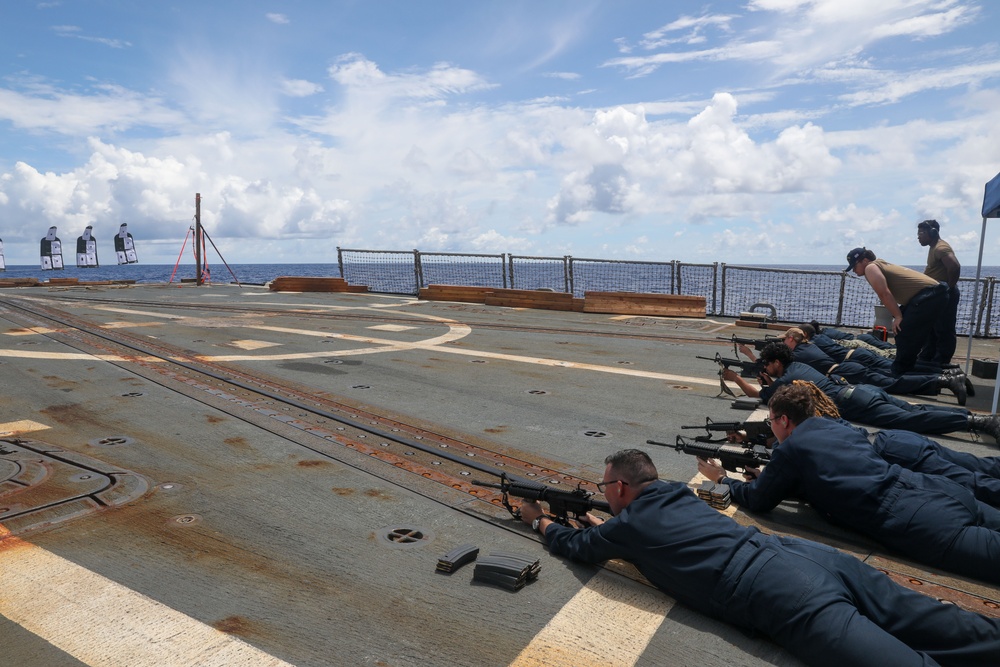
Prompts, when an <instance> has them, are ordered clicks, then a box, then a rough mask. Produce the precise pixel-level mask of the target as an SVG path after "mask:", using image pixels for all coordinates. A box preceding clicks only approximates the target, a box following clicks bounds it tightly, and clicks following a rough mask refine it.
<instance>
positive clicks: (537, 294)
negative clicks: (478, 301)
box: [486, 289, 575, 310]
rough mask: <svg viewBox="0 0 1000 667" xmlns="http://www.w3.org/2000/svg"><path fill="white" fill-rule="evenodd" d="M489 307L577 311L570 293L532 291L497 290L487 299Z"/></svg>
mask: <svg viewBox="0 0 1000 667" xmlns="http://www.w3.org/2000/svg"><path fill="white" fill-rule="evenodd" d="M486 305H487V306H506V307H507V308H542V309H545V310H575V306H574V304H573V295H572V294H570V293H569V292H549V291H544V290H530V289H495V290H493V293H492V294H491V295H490V296H488V297H486Z"/></svg>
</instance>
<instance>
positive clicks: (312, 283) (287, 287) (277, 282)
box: [267, 276, 368, 292]
mask: <svg viewBox="0 0 1000 667" xmlns="http://www.w3.org/2000/svg"><path fill="white" fill-rule="evenodd" d="M267 288H268V289H269V290H270V291H272V292H367V291H368V287H367V286H365V285H348V284H347V281H346V280H344V279H343V278H313V277H300V276H280V277H278V278H275V279H274V280H272V281H271V282H270V283H269V284H268V287H267Z"/></svg>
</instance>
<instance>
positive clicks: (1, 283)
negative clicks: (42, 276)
mask: <svg viewBox="0 0 1000 667" xmlns="http://www.w3.org/2000/svg"><path fill="white" fill-rule="evenodd" d="M38 284H39V283H38V278H0V287H34V286H36V285H38Z"/></svg>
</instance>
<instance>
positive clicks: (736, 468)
mask: <svg viewBox="0 0 1000 667" xmlns="http://www.w3.org/2000/svg"><path fill="white" fill-rule="evenodd" d="M646 444H647V445H659V446H660V447H673V448H674V449H675V450H677V451H678V452H682V453H684V454H690V455H691V456H697V457H698V458H700V459H719V461H720V462H721V463H722V467H723V468H725V469H726V470H729V471H730V472H738V473H745V472H746V471H747V468H759V467H761V466H762V465H766V464H767V462H768V461H770V460H771V452H769V451H768V450H767V448H766V447H763V446H761V445H754V446H753V447H744V446H743V445H732V444H715V443H710V442H698V441H694V440H688V439H686V438H685V437H684V436H681V435H679V436H677V444H674V445H671V444H668V443H666V442H657V441H656V440H647V441H646Z"/></svg>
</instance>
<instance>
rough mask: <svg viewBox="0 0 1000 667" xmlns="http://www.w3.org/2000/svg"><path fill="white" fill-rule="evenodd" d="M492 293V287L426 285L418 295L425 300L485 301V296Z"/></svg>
mask: <svg viewBox="0 0 1000 667" xmlns="http://www.w3.org/2000/svg"><path fill="white" fill-rule="evenodd" d="M491 294H493V288H492V287H469V286H465V285H428V286H427V287H423V288H421V289H420V293H419V296H420V298H421V299H423V300H425V301H460V302H462V303H486V297H488V296H490V295H491Z"/></svg>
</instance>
